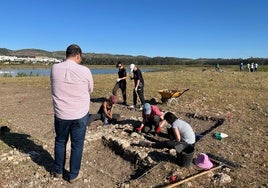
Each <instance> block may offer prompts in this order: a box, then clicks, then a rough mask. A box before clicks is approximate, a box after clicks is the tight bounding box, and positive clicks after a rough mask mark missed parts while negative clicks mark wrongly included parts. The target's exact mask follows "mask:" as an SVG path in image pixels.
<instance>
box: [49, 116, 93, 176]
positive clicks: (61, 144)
mask: <svg viewBox="0 0 268 188" xmlns="http://www.w3.org/2000/svg"><path fill="white" fill-rule="evenodd" d="M88 119H89V114H86V115H85V116H84V117H82V118H81V119H75V120H63V119H60V118H57V117H56V116H55V117H54V126H55V132H56V138H55V148H54V155H55V162H54V165H55V171H56V173H58V174H63V170H64V166H65V159H66V145H67V142H68V138H69V135H70V140H71V156H70V173H69V179H70V180H72V179H74V178H76V177H77V176H78V174H79V170H80V167H81V161H82V154H83V148H84V140H85V134H86V128H87V124H88Z"/></svg>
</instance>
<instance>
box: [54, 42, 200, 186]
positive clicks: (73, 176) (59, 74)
mask: <svg viewBox="0 0 268 188" xmlns="http://www.w3.org/2000/svg"><path fill="white" fill-rule="evenodd" d="M81 62H82V50H81V48H80V47H79V46H78V45H76V44H72V45H70V46H68V48H67V49H66V60H65V61H63V62H61V63H57V64H54V65H53V66H52V68H51V75H50V83H51V93H52V101H53V109H54V128H55V133H56V137H55V147H54V170H53V172H52V173H53V176H54V177H56V178H62V176H63V172H65V169H64V167H65V162H66V146H67V142H68V139H69V137H70V141H71V154H70V168H69V171H68V174H67V176H68V180H69V182H70V183H73V182H76V181H77V180H79V179H80V178H81V177H82V176H83V172H82V171H81V170H80V168H81V160H82V153H83V147H84V140H85V134H86V128H87V126H88V125H90V123H92V122H93V121H95V120H101V121H102V122H103V124H104V125H109V124H111V123H115V122H116V121H117V120H118V119H119V117H120V114H113V107H114V105H115V104H117V103H118V98H117V95H116V93H117V90H118V89H119V88H120V89H121V91H122V97H123V102H122V104H123V105H127V95H126V88H127V86H126V78H127V73H126V70H125V68H124V67H123V65H122V63H121V62H118V63H117V65H116V67H117V68H118V69H119V70H118V79H117V82H116V84H115V86H114V88H113V90H112V93H113V95H111V96H110V97H109V98H107V99H105V101H104V102H103V103H102V105H101V106H100V108H99V110H98V112H97V114H89V108H90V95H91V93H92V92H93V88H94V82H93V77H92V74H91V71H90V69H89V68H87V67H85V66H82V65H80V63H81ZM130 69H131V72H133V77H132V79H133V80H134V89H133V105H131V106H130V107H133V108H134V107H135V106H136V105H137V99H138V98H139V99H140V102H141V104H142V105H141V109H140V110H141V111H142V117H143V120H142V122H141V123H140V126H139V127H137V128H136V131H137V132H140V133H141V132H143V133H145V134H148V133H156V134H158V133H160V132H161V129H162V128H163V127H164V126H165V125H166V124H169V125H171V128H169V129H168V134H169V136H170V140H169V141H167V142H165V143H164V145H163V143H162V145H161V144H160V143H157V142H156V143H151V145H150V146H151V147H167V148H176V150H177V152H181V151H182V150H183V149H184V148H186V147H188V146H189V145H193V144H194V143H195V133H194V131H193V129H192V128H191V126H190V125H189V124H188V123H187V122H185V121H183V120H181V119H179V118H178V117H177V116H176V115H175V114H174V113H171V112H167V113H165V114H164V113H163V112H161V111H160V109H159V108H158V107H157V106H156V105H151V104H149V103H146V102H145V99H144V79H143V77H142V73H141V71H140V69H138V68H137V67H136V66H135V65H134V64H131V65H130Z"/></svg>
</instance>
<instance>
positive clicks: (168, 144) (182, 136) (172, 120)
mask: <svg viewBox="0 0 268 188" xmlns="http://www.w3.org/2000/svg"><path fill="white" fill-rule="evenodd" d="M164 119H165V120H166V121H167V123H168V124H170V125H171V128H169V129H168V134H169V137H170V139H169V140H168V141H159V142H146V141H140V142H139V144H138V145H140V146H144V147H153V148H159V149H163V148H168V149H176V151H177V152H178V153H180V152H182V151H183V150H184V149H185V148H187V147H188V146H190V145H194V143H195V133H194V131H193V129H192V127H191V126H190V125H189V124H188V123H187V122H185V121H183V120H181V119H179V118H177V117H176V116H175V115H174V114H173V113H171V112H167V113H166V114H165V115H164ZM134 145H135V144H134Z"/></svg>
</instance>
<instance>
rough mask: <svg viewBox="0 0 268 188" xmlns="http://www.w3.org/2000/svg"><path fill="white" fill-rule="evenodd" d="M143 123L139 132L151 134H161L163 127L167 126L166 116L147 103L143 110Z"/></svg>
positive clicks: (138, 129)
mask: <svg viewBox="0 0 268 188" xmlns="http://www.w3.org/2000/svg"><path fill="white" fill-rule="evenodd" d="M142 117H143V121H142V123H141V125H140V127H138V128H137V131H138V132H144V133H149V132H153V130H155V131H154V132H155V133H156V134H158V133H160V132H161V129H162V127H164V126H165V123H166V120H165V119H164V114H163V113H162V112H161V111H160V110H159V108H158V107H157V106H155V105H150V104H149V103H145V104H144V106H143V110H142Z"/></svg>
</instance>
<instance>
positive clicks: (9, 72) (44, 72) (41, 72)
mask: <svg viewBox="0 0 268 188" xmlns="http://www.w3.org/2000/svg"><path fill="white" fill-rule="evenodd" d="M90 70H91V73H92V74H117V72H118V69H90ZM151 70H152V69H142V72H149V71H151ZM19 74H20V75H22V74H23V75H32V76H49V75H50V69H2V70H1V69H0V77H3V76H12V77H15V76H17V75H19Z"/></svg>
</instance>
